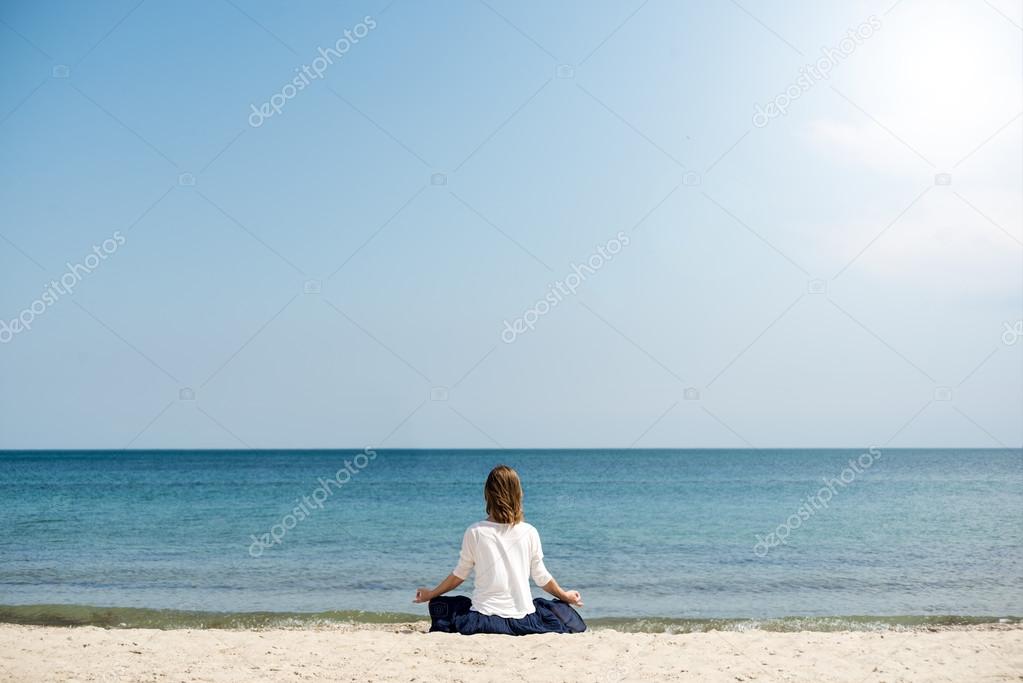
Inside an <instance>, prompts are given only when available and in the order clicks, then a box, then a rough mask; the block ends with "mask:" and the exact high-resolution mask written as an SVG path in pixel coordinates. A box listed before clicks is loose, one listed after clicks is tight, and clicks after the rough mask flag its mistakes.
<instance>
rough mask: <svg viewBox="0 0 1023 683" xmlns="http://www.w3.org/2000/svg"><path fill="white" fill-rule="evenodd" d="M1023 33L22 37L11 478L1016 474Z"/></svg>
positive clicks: (182, 21) (1002, 4) (257, 23)
mask: <svg viewBox="0 0 1023 683" xmlns="http://www.w3.org/2000/svg"><path fill="white" fill-rule="evenodd" d="M1021 27H1023V7H1021V4H1020V3H1019V2H1009V1H1007V0H991V1H990V2H983V1H981V0H977V1H972V0H962V1H959V2H929V1H926V0H885V1H884V2H867V1H856V2H829V3H819V2H809V1H806V2H782V1H780V0H779V1H768V2H754V0H741V2H730V1H722V2H717V3H695V2H694V3H680V2H669V1H668V0H649V1H646V2H644V1H642V0H640V1H635V0H633V1H630V2H601V3H594V2H586V3H583V2H554V3H551V2H539V1H534V2H511V1H510V0H507V1H504V0H486V1H481V0H472V1H468V0H466V1H463V2H444V3H422V2H412V1H411V0H394V1H393V2H392V1H391V0H380V1H377V2H340V3H339V2H326V1H324V2H315V1H310V2H303V3H279V2H256V1H251V0H208V1H198V0H196V1H187V0H185V1H182V2H161V1H159V0H143V1H142V2H139V0H127V1H125V2H118V1H106V2H95V3H76V2H45V1H44V2H39V1H33V2H28V1H17V0H7V1H6V2H3V3H2V4H0V65H2V66H0V70H2V74H3V78H2V79H0V173H2V182H0V205H2V206H3V211H2V213H0V378H2V379H0V449H23V448H24V449H35V448H137V449H149V448H167V449H177V448H332V447H338V448H349V447H357V448H362V447H364V446H372V447H379V448H449V447H450V448H490V447H506V448H515V447H519V448H540V447H549V448H573V447H607V448H629V447H636V448H655V447H670V448H750V447H753V448H772V447H853V448H860V447H868V446H879V447H884V446H887V447H893V448H894V447H916V446H921V447H1013V448H1017V447H1020V445H1021V443H1023V322H1021V321H1023V152H1021V150H1023V137H1021V136H1023V28H1021ZM299 86H301V87H299ZM54 283H55V284H54Z"/></svg>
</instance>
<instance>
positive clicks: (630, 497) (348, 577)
mask: <svg viewBox="0 0 1023 683" xmlns="http://www.w3.org/2000/svg"><path fill="white" fill-rule="evenodd" d="M498 464H507V465H510V466H512V467H514V468H516V469H517V470H518V472H519V474H520V476H521V478H522V482H523V487H524V490H525V514H526V520H527V521H528V522H530V523H532V524H533V525H534V526H536V527H537V529H538V530H539V532H540V537H541V539H542V543H543V550H544V554H545V563H546V565H547V568H548V569H549V570H550V571H551V573H553V574H554V576H555V577H556V578H557V580H558V581H559V583H560V584H561V585H562V586H563V587H565V588H568V589H575V590H578V591H580V592H581V593H582V596H583V601H584V607H583V608H582V609H581V610H580V612H581V614H582V615H583V617H584V618H585V619H586V620H587V622H588V623H590V624H591V626H596V627H599V626H606V627H614V628H617V629H619V630H637V631H670V632H686V631H694V630H707V629H710V628H719V629H739V630H741V629H746V628H763V629H769V630H797V629H810V630H825V631H826V630H845V629H857V630H870V629H885V628H901V627H915V626H920V625H929V624H936V625H941V624H972V623H987V622H998V621H1002V622H1008V623H1018V622H1019V621H1020V617H1021V616H1023V450H1021V449H877V448H868V447H864V448H859V449H798V450H786V449H774V450H636V449H630V450H614V449H579V450H511V449H494V450H443V449H438V450H384V449H379V450H374V449H362V448H352V449H338V450H265V451H264V450H260V451H224V450H216V451H200V450H195V451H191V450H190V451H173V450H165V451H3V452H0V510H2V519H3V526H2V529H3V533H2V534H0V622H8V623H25V624H62V625H78V624H91V625H97V626H105V627H111V628H117V627H139V626H151V627H158V628H177V627H183V628H185V627H187V628H218V627H263V626H288V625H295V626H304V625H308V624H323V623H327V624H329V623H335V622H337V623H340V622H346V623H347V622H353V621H354V622H376V623H396V622H402V621H408V620H412V619H424V618H427V611H426V607H425V606H424V605H418V604H413V602H412V598H413V596H414V594H415V590H416V588H417V587H420V586H425V587H432V586H434V585H435V584H437V583H438V582H439V581H440V580H441V579H443V578H444V577H445V576H447V574H448V573H449V572H450V571H451V569H452V568H453V567H454V566H455V564H456V562H457V559H458V551H459V547H460V542H461V538H462V533H463V531H464V529H465V528H466V527H467V526H468V525H470V524H472V523H473V522H475V521H477V520H480V519H483V518H485V516H486V513H485V511H484V502H483V482H484V480H485V479H486V475H487V473H488V472H489V470H490V469H491V468H492V467H494V466H495V465H498ZM471 585H472V582H471V579H470V580H469V581H466V582H465V583H464V584H463V585H462V586H461V587H460V588H459V589H457V590H456V591H455V592H454V593H453V594H458V593H464V594H466V595H468V594H469V593H470V592H471ZM534 594H535V595H537V596H540V595H542V592H541V591H540V590H539V589H535V588H534Z"/></svg>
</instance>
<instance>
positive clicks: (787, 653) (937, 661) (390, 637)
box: [0, 623, 1023, 683]
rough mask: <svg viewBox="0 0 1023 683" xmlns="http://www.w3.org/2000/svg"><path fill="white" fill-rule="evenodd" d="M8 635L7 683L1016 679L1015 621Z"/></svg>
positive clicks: (2, 674)
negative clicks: (899, 626) (838, 626)
mask: <svg viewBox="0 0 1023 683" xmlns="http://www.w3.org/2000/svg"><path fill="white" fill-rule="evenodd" d="M425 628H426V626H425V624H423V623H414V624H405V625H388V626H376V627H373V626H365V625H360V626H355V627H329V628H322V629H308V628H307V629H301V630H297V629H296V630H266V631H241V630H168V631H161V630H151V629H117V630H107V629H101V628H95V627H75V628H60V627H39V626H15V625H3V626H0V681H4V682H7V681H11V682H17V683H29V682H32V681H214V682H216V683H224V682H227V681H238V682H246V683H247V682H249V681H255V680H260V681H263V680H270V681H439V680H450V681H601V682H604V683H612V682H617V681H690V680H692V681H728V682H729V683H734V682H735V681H836V682H838V681H841V682H848V683H881V682H885V683H896V682H899V681H928V682H929V681H956V682H957V683H958V682H960V681H985V682H986V681H1020V680H1023V628H1021V627H1020V626H1019V625H1006V626H988V627H979V628H971V629H951V628H949V629H944V628H942V629H935V630H926V629H924V630H918V631H909V632H896V631H889V632H885V633H869V632H836V633H821V632H807V631H803V632H797V633H776V632H775V633H772V632H765V631H748V632H727V631H726V632H718V631H712V632H708V633H690V634H684V635H668V634H647V633H619V632H616V631H612V630H593V631H589V632H587V633H584V634H580V635H571V636H565V635H541V636H526V637H521V638H513V637H507V636H473V637H465V636H458V635H449V634H427V633H424V632H423V631H424V629H425Z"/></svg>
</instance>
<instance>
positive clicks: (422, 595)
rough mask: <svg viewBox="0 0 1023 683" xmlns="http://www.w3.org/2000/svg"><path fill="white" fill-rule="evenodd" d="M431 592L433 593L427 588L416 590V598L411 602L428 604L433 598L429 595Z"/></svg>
mask: <svg viewBox="0 0 1023 683" xmlns="http://www.w3.org/2000/svg"><path fill="white" fill-rule="evenodd" d="M432 592H433V591H431V590H430V589H429V588H417V589H416V597H415V599H414V600H412V602H430V600H431V599H432V598H433V596H432V595H431V593H432Z"/></svg>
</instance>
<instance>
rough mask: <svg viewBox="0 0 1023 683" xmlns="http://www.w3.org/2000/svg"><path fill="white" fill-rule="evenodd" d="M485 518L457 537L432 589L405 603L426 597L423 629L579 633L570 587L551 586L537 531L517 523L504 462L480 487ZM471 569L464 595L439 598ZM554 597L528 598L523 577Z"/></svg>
mask: <svg viewBox="0 0 1023 683" xmlns="http://www.w3.org/2000/svg"><path fill="white" fill-rule="evenodd" d="M483 498H484V500H485V501H486V504H487V518H486V520H484V521H482V522H476V523H475V524H473V525H472V526H470V527H469V528H468V529H466V531H465V535H464V536H463V537H462V552H461V555H460V557H459V560H458V566H456V567H455V569H454V571H452V572H451V574H450V575H448V577H447V578H446V579H444V580H443V581H441V582H440V583H439V584H438V585H437V587H436V588H434V589H433V590H428V589H426V588H420V589H418V590H417V591H416V597H415V600H413V602H429V603H430V618H431V619H432V622H433V623H432V625H431V627H430V630H431V631H449V632H457V633H461V634H463V635H472V634H475V633H506V634H509V635H526V634H529V633H579V632H581V631H585V630H586V624H585V623H583V620H582V618H581V617H580V616H579V614H578V613H577V612H576V611H575V610H574V609H572V607H571V605H575V606H576V607H582V605H583V601H582V597H581V596H580V595H579V592H578V591H566V590H563V589H562V588H561V586H559V585H558V582H557V581H555V580H554V577H553V576H551V574H550V572H548V571H547V568H546V567H545V566H544V564H543V549H542V548H541V546H540V535H539V534H538V533H537V531H536V529H535V528H534V527H533V525H532V524H528V523H527V522H525V521H523V514H522V484H521V482H520V481H519V475H518V474H517V473H516V472H515V470H513V469H512V468H510V467H508V466H506V465H498V466H497V467H495V468H494V469H493V470H491V471H490V475H489V476H488V477H487V483H486V485H484V487H483ZM473 569H475V571H476V579H475V589H474V590H473V593H472V600H471V601H470V600H469V599H468V598H465V597H455V598H442V597H440V596H442V595H443V594H444V593H447V592H448V591H450V590H453V589H455V588H457V587H458V586H460V585H461V584H462V582H463V581H465V579H467V578H468V577H469V572H470V571H472V570H473ZM530 576H531V577H532V578H533V582H534V583H536V585H537V586H540V587H541V588H543V589H544V590H545V591H547V592H548V593H550V594H551V595H553V596H554V597H555V598H557V599H558V601H551V600H546V599H544V598H536V599H533V598H532V596H531V594H530V591H529V577H530Z"/></svg>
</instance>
